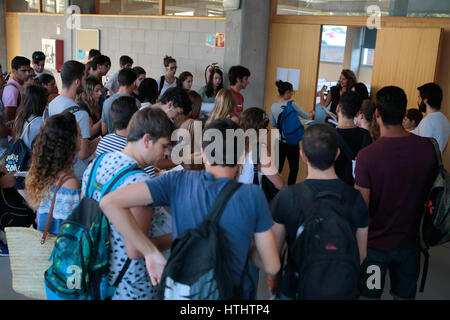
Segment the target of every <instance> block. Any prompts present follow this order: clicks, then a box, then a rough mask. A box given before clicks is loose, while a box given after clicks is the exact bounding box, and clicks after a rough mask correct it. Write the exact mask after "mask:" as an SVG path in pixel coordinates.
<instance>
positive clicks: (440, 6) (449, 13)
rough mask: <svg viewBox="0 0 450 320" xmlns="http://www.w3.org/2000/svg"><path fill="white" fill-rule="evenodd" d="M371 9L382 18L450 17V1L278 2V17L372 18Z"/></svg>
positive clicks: (356, 0)
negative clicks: (371, 7) (370, 16)
mask: <svg viewBox="0 0 450 320" xmlns="http://www.w3.org/2000/svg"><path fill="white" fill-rule="evenodd" d="M372 5H374V6H378V7H379V8H380V14H381V15H382V16H404V17H405V16H407V17H450V1H430V0H427V1H417V0H404V1H395V0H347V1H343V0H326V1H325V0H278V6H277V14H280V15H328V16H330V15H337V16H369V15H373V12H368V11H367V8H368V7H369V6H372Z"/></svg>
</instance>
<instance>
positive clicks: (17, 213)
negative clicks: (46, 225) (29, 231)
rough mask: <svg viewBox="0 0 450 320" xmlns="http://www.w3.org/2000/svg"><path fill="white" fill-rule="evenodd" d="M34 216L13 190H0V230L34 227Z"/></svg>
mask: <svg viewBox="0 0 450 320" xmlns="http://www.w3.org/2000/svg"><path fill="white" fill-rule="evenodd" d="M35 220H36V214H35V213H34V211H33V210H32V209H31V208H30V207H29V206H28V205H27V202H26V201H25V199H24V198H23V197H22V196H21V195H20V194H19V192H17V190H16V189H14V188H0V230H2V231H4V230H5V228H6V227H27V228H28V227H29V226H31V225H32V224H33V225H36V223H35Z"/></svg>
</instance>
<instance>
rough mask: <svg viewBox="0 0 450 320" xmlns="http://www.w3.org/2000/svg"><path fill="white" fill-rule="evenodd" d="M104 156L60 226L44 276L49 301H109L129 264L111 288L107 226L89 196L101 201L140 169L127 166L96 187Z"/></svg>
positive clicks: (95, 203) (95, 202) (93, 167)
mask: <svg viewBox="0 0 450 320" xmlns="http://www.w3.org/2000/svg"><path fill="white" fill-rule="evenodd" d="M105 155H106V153H104V154H102V155H100V156H98V157H97V158H96V159H95V161H94V164H93V166H92V169H91V172H90V175H89V179H88V182H87V185H86V192H85V195H84V197H83V199H82V200H81V202H80V203H79V204H78V206H77V207H76V208H75V209H74V210H73V211H72V213H71V214H70V215H69V217H68V218H67V219H66V220H65V221H64V223H63V224H62V225H61V228H60V231H59V235H58V237H57V238H56V243H55V247H54V249H53V253H52V258H53V262H52V265H51V266H50V268H48V269H47V271H46V272H45V287H46V291H47V299H49V300H50V299H52V300H104V299H110V298H111V297H112V296H113V295H114V292H115V290H116V288H117V286H118V284H119V282H120V280H121V279H122V277H123V275H124V274H125V272H126V270H127V268H128V266H129V264H130V262H131V261H130V259H128V260H127V261H126V263H125V265H124V267H123V268H122V271H121V272H120V273H119V276H118V278H117V279H116V281H115V283H114V285H113V286H109V285H108V274H109V257H110V249H111V244H110V225H109V221H108V219H107V218H106V216H105V215H104V214H103V212H102V210H101V209H100V206H99V202H97V201H96V200H94V199H93V198H92V196H93V193H94V191H100V192H101V197H103V196H104V195H105V194H107V193H108V192H110V191H113V190H114V189H115V188H116V187H117V186H119V185H120V183H121V182H123V181H124V179H126V178H127V177H128V176H129V175H131V174H133V173H136V172H139V171H142V169H140V168H139V167H138V166H136V165H130V166H128V167H125V168H123V169H122V170H121V171H119V172H118V173H117V174H116V175H115V176H114V177H113V178H112V179H111V180H110V182H108V183H107V184H105V185H99V184H98V183H97V182H96V181H95V176H96V173H97V169H98V167H99V165H100V163H101V160H102V159H103V157H104V156H105Z"/></svg>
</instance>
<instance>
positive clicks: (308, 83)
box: [264, 23, 321, 113]
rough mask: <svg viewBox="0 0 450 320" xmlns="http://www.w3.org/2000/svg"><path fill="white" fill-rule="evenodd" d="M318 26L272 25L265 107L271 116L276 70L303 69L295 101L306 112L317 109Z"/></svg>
mask: <svg viewBox="0 0 450 320" xmlns="http://www.w3.org/2000/svg"><path fill="white" fill-rule="evenodd" d="M320 30H321V27H320V26H319V25H315V26H313V25H293V24H279V23H275V24H272V25H271V28H270V35H269V52H268V57H267V75H266V85H265V95H264V107H265V110H266V112H268V113H270V106H271V105H272V103H274V102H275V101H277V100H278V91H277V88H276V86H275V81H276V77H277V68H279V67H280V68H292V69H300V85H299V90H298V91H296V92H295V96H294V99H295V101H296V102H297V104H298V105H299V106H301V107H302V108H303V109H304V110H305V111H311V110H312V109H313V107H314V101H315V94H316V92H315V91H316V82H317V74H318V70H319V52H320V36H321V34H320Z"/></svg>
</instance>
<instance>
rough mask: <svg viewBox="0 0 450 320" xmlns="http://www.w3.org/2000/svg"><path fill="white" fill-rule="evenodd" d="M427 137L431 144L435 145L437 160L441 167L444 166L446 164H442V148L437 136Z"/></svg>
mask: <svg viewBox="0 0 450 320" xmlns="http://www.w3.org/2000/svg"><path fill="white" fill-rule="evenodd" d="M427 139H428V141H430V142H431V144H432V145H433V148H434V153H435V154H436V160H437V163H438V167H439V169H441V168H443V167H444V165H443V164H442V156H441V150H440V149H439V144H438V142H437V141H436V139H435V138H431V137H430V138H427Z"/></svg>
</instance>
